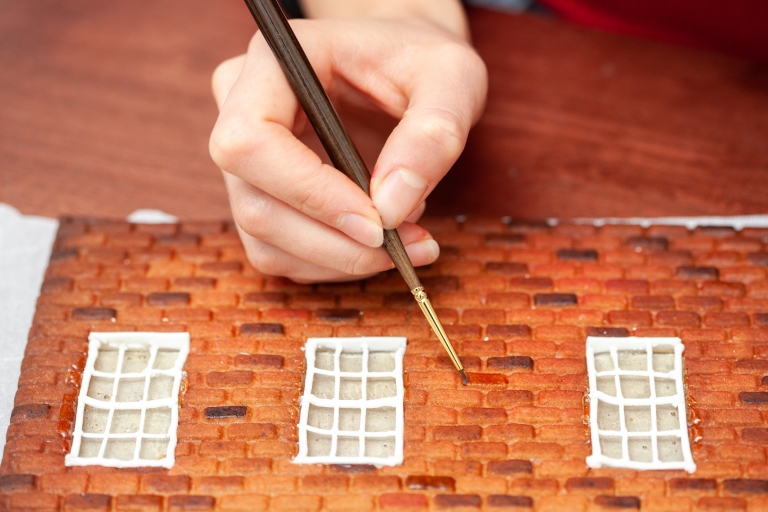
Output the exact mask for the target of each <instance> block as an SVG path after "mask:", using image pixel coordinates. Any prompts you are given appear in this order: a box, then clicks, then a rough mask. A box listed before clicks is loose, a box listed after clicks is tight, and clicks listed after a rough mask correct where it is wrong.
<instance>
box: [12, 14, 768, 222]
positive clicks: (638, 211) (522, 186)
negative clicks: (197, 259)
mask: <svg viewBox="0 0 768 512" xmlns="http://www.w3.org/2000/svg"><path fill="white" fill-rule="evenodd" d="M182 7H183V9H182ZM0 12H2V13H3V15H2V16H0V70H2V71H0V202H7V203H10V204H11V205H13V206H15V207H17V208H19V209H20V210H21V211H22V212H23V213H28V214H41V215H48V216H58V215H62V214H74V215H81V216H82V215H87V216H99V217H104V216H112V217H123V216H125V215H126V214H127V213H129V212H131V211H133V210H134V209H136V208H140V207H145V208H146V207H150V208H161V209H163V210H166V211H168V212H170V213H173V214H176V215H178V216H180V217H182V218H200V219H206V218H224V217H228V216H229V208H228V204H227V199H226V195H225V192H224V187H223V185H222V182H221V177H220V176H219V172H218V171H217V169H216V168H215V166H214V165H213V163H212V162H211V160H210V157H209V156H208V149H207V143H208V135H209V133H210V130H211V127H212V126H213V123H214V121H215V119H216V109H215V106H214V103H213V100H212V99H211V96H210V93H209V81H210V74H211V72H212V70H213V69H214V67H215V65H216V64H217V63H218V62H219V61H221V60H223V59H224V58H226V57H229V56H232V55H235V54H237V53H241V52H242V51H243V50H244V48H245V47H246V44H247V41H248V39H249V38H250V36H251V35H252V33H253V31H254V24H253V21H252V19H251V18H250V16H249V15H248V13H247V11H246V9H245V7H244V6H243V5H242V2H240V1H239V0H217V1H216V2H211V1H210V0H187V1H184V2H182V1H181V0H156V1H148V0H147V1H141V2H104V1H100V0H77V1H71V2H59V1H54V0H42V1H38V2H19V1H17V0H0ZM470 16H471V21H472V28H473V32H474V38H475V43H476V45H477V48H478V49H479V51H480V53H481V54H482V55H483V57H484V58H485V59H486V62H487V63H488V66H489V69H490V77H491V81H490V97H489V101H488V108H487V111H486V114H485V116H484V117H483V119H482V121H481V122H480V123H479V125H478V126H477V127H476V128H475V130H474V131H473V133H472V134H471V136H470V140H469V143H468V146H467V149H466V151H465V153H464V155H463V156H462V158H461V159H460V161H459V163H458V164H457V165H456V167H455V169H454V170H453V171H452V172H451V174H450V175H449V178H447V179H446V180H445V181H444V182H443V183H442V184H441V186H440V187H439V188H438V190H437V191H436V192H435V194H434V196H433V199H432V200H430V210H429V211H430V212H431V213H436V214H458V213H479V214H490V215H512V216H518V217H528V218H536V217H546V216H564V217H569V216H605V215H616V216H637V215H646V216H650V215H670V214H679V215H698V214H742V213H764V212H768V71H766V68H764V67H763V68H760V67H759V66H757V65H755V64H753V63H749V62H746V61H741V60H737V59H733V58H729V57H724V56H719V55H714V54H707V53H701V52H696V51H692V50H687V49H683V48H677V47H671V46H667V45H662V44H657V43H651V42H646V41H640V40H636V39H631V38H625V37H621V36H615V35H611V34H604V33H599V32H594V31H590V30H585V29H581V28H577V27H573V26H569V25H567V24H564V23H562V22H558V21H552V20H547V19H543V18H538V17H533V16H507V15H503V14H499V13H494V12H490V11H481V10H476V11H472V12H471V15H470Z"/></svg>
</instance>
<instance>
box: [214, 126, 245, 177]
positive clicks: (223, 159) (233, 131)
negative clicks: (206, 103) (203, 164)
mask: <svg viewBox="0 0 768 512" xmlns="http://www.w3.org/2000/svg"><path fill="white" fill-rule="evenodd" d="M253 141H254V136H253V134H252V133H250V130H249V129H248V127H247V125H246V123H244V122H242V121H240V120H238V119H236V118H232V117H226V118H219V121H218V122H217V123H216V126H214V127H213V132H211V138H210V141H209V143H208V150H209V152H210V154H211V158H212V159H213V161H214V163H215V164H216V165H217V166H218V167H219V169H223V170H225V171H230V170H232V168H233V167H235V166H236V165H237V162H238V161H239V160H240V159H241V158H242V157H243V156H244V155H246V154H248V153H250V152H252V151H253V150H254V142H253Z"/></svg>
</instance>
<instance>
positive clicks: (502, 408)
mask: <svg viewBox="0 0 768 512" xmlns="http://www.w3.org/2000/svg"><path fill="white" fill-rule="evenodd" d="M424 225H425V227H427V229H429V230H430V232H432V233H433V234H434V235H435V237H436V239H437V240H438V241H439V243H440V244H441V248H442V254H441V256H440V259H439V260H438V261H437V262H436V263H435V264H433V265H430V266H428V267H424V268H420V269H419V270H418V272H419V275H420V278H421V279H422V281H423V283H424V285H425V287H426V288H427V290H428V291H429V293H430V294H431V297H432V300H433V304H434V305H435V307H437V308H438V314H439V315H440V318H441V320H442V321H443V323H444V325H445V327H446V329H447V330H448V331H449V334H450V335H451V337H452V341H453V342H454V345H455V346H456V348H457V350H458V352H459V355H460V357H461V359H462V361H463V362H464V364H465V367H466V369H467V371H468V373H469V374H470V377H471V380H472V383H471V384H470V385H469V386H467V387H464V386H462V385H461V383H460V381H459V379H458V377H457V375H456V372H455V371H454V370H453V369H452V364H451V363H450V360H449V359H448V358H447V357H446V355H445V353H444V351H443V350H442V348H441V347H440V345H439V343H438V342H437V340H435V339H434V337H433V335H432V333H431V331H430V329H429V326H428V325H427V323H426V322H425V320H424V318H423V316H422V315H421V313H420V311H419V310H418V307H417V305H416V304H415V303H414V301H413V297H412V295H411V294H410V293H409V292H408V290H407V287H405V285H404V283H403V281H402V279H401V278H400V276H399V275H398V274H397V273H396V272H395V271H388V272H384V273H381V274H379V275H377V276H374V277H371V278H369V279H367V280H364V281H359V282H346V283H318V284H311V285H309V284H300V283H295V282H292V281H290V280H288V279H285V278H279V277H271V276H266V275H262V274H260V273H259V272H258V271H256V270H255V269H254V268H253V267H251V266H250V264H249V263H248V260H247V257H246V255H245V251H244V250H243V248H242V246H241V244H240V241H239V239H238V235H237V233H236V229H235V226H234V224H233V223H232V222H200V223H189V222H185V223H182V224H179V225H159V226H145V225H132V224H128V223H124V222H114V221H110V222H104V221H95V220H84V219H65V220H63V221H62V223H61V228H60V232H59V236H58V238H57V240H56V242H55V245H54V248H53V253H52V258H51V261H50V264H49V268H48V270H47V272H46V278H45V281H44V283H43V287H42V293H41V296H40V300H39V304H38V309H37V312H36V316H35V320H34V323H33V325H32V328H31V330H30V336H29V342H28V345H27V347H26V352H25V358H24V361H23V363H22V374H21V378H20V379H19V386H20V387H19V390H18V392H17V394H16V401H15V408H14V410H13V412H12V416H11V421H10V426H9V429H8V436H7V439H8V440H7V443H6V448H5V453H4V457H3V463H2V465H1V466H0V494H2V496H0V509H3V510H5V509H9V510H27V509H31V510H34V509H39V510H46V509H48V510H61V511H64V512H65V511H68V510H110V511H129V510H130V511H141V512H148V511H157V512H160V511H163V510H169V511H170V510H173V511H176V510H178V511H181V510H222V511H224V510H249V511H250V510H254V511H265V510H275V511H281V510H297V509H298V510H309V511H318V512H319V511H320V510H329V511H330V510H355V511H372V510H378V509H381V510H401V509H421V510H506V509H510V510H515V509H520V510H531V509H536V510H541V511H546V510H581V511H582V512H587V511H592V510H619V509H627V510H637V509H643V510H646V509H647V510H659V511H674V512H678V511H693V510H697V511H710V510H711V511H714V510H731V509H733V510H755V511H758V510H766V509H768V362H766V361H768V252H766V248H767V247H768V246H767V245H766V244H767V243H768V230H765V229H762V230H760V229H756V228H745V229H743V230H741V231H734V230H731V229H722V228H719V227H718V228H707V227H704V228H697V229H695V230H688V229H686V228H685V227H683V226H651V227H649V228H643V227H641V226H619V225H617V226H599V227H598V226H593V225H574V224H568V223H567V222H561V223H560V224H559V225H558V226H554V227H550V226H548V225H547V224H546V223H545V222H518V221H504V222H502V221H500V220H499V219H480V218H477V219H476V218H473V217H471V216H470V217H468V218H466V219H464V218H462V219H459V220H457V219H455V218H442V219H435V218H428V219H424ZM97 329H103V330H117V329H124V330H128V331H136V330H141V331H150V330H157V331H180V330H186V331H188V332H189V333H190V335H191V338H192V350H191V354H190V356H189V358H188V361H187V367H186V368H185V371H186V372H187V373H186V375H187V377H186V380H185V381H184V389H185V393H184V394H183V397H182V399H181V409H180V411H179V413H180V414H179V419H180V423H179V430H178V432H179V435H180V442H179V444H178V446H177V450H176V457H177V463H176V466H175V467H174V468H173V469H172V470H170V471H154V470H145V469H139V470H125V471H113V470H104V469H103V468H93V467H82V468H75V469H65V468H64V467H63V454H64V453H66V451H67V450H68V448H69V439H68V438H67V437H66V436H65V437H64V438H62V437H61V435H60V434H59V431H65V432H66V431H68V429H69V428H71V422H72V419H73V411H74V407H75V405H76V404H75V402H74V397H75V394H76V390H77V386H78V385H79V382H78V371H79V370H78V369H79V368H82V364H83V363H82V357H83V350H84V346H85V345H84V343H85V339H86V337H87V334H88V331H89V330H97ZM361 335H376V336H379V335H405V336H407V337H408V342H409V344H408V351H407V353H406V357H405V360H404V376H405V382H406V396H405V403H406V410H405V439H406V443H405V463H404V465H403V466H400V467H395V468H376V467H374V466H370V465H365V466H325V467H321V466H297V465H294V464H292V463H291V462H290V459H291V458H292V457H293V456H294V455H295V450H296V442H297V438H296V436H297V433H296V430H295V424H296V421H297V417H298V411H299V396H300V391H301V389H302V386H303V382H302V381H303V375H304V353H303V352H302V346H303V344H304V342H305V340H306V339H307V338H308V337H311V336H337V337H345V336H361ZM630 335H636V336H679V337H681V338H682V339H683V341H684V343H685V344H686V350H685V353H684V356H683V357H684V358H685V366H686V371H687V375H686V378H687V384H688V388H689V395H690V398H691V399H692V400H695V402H696V407H695V413H696V416H697V419H699V420H700V421H698V422H697V423H696V425H695V426H694V427H693V428H694V430H693V431H692V435H694V436H695V437H697V438H700V440H699V441H698V442H696V443H694V451H695V452H696V453H695V454H694V455H695V459H696V462H697V465H698V467H697V472H696V474H694V475H685V474H683V473H681V472H664V473H657V474H650V473H647V472H645V473H639V472H633V471H625V470H613V469H600V470H589V469H588V468H587V467H586V465H585V464H584V458H585V457H586V456H587V455H588V454H589V452H590V450H589V445H588V442H589V439H588V432H587V431H586V430H585V428H584V424H583V418H584V406H585V403H584V393H585V390H586V388H587V383H586V378H585V374H584V339H585V337H586V336H630Z"/></svg>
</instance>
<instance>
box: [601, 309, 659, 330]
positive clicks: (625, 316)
mask: <svg viewBox="0 0 768 512" xmlns="http://www.w3.org/2000/svg"><path fill="white" fill-rule="evenodd" d="M608 322H609V323H610V324H612V325H620V326H624V327H647V326H650V325H651V323H652V320H651V314H650V313H648V312H647V311H609V312H608Z"/></svg>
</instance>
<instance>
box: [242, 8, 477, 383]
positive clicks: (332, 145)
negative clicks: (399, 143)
mask: <svg viewBox="0 0 768 512" xmlns="http://www.w3.org/2000/svg"><path fill="white" fill-rule="evenodd" d="M245 3H246V4H247V5H248V9H250V11H251V14H253V19H255V20H256V24H257V25H258V26H259V29H261V33H262V34H263V35H264V39H266V40H267V44H269V47H270V48H271V49H272V52H273V53H274V54H275V57H276V58H277V61H278V62H279V63H280V67H281V68H282V69H283V73H285V77H286V78H287V79H288V83H289V84H290V85H291V88H292V89H293V92H294V94H296V98H297V99H298V100H299V103H300V104H301V106H302V108H303V109H304V112H305V113H306V114H307V117H308V118H309V122H310V123H312V127H313V128H314V129H315V132H317V136H318V138H319V139H320V142H321V143H322V144H323V147H324V148H325V151H326V152H327V153H328V156H329V157H330V159H331V162H332V163H333V165H334V167H336V169H338V170H340V171H341V172H343V173H344V174H346V175H347V176H348V177H349V178H350V179H351V180H352V181H354V182H355V183H357V185H358V186H359V187H360V188H362V189H363V190H364V191H365V193H366V194H368V195H370V193H371V192H370V182H371V173H370V172H369V171H368V167H366V165H365V162H363V159H362V157H361V156H360V153H359V152H358V151H357V148H356V147H355V144H354V143H353V142H352V139H351V138H350V137H349V134H348V133H347V130H345V129H344V125H343V124H341V119H339V115H338V113H337V112H336V109H335V108H334V107H333V104H332V103H331V100H330V98H328V94H327V93H326V92H325V89H323V86H322V85H321V84H320V80H318V78H317V75H316V74H315V71H314V70H313V69H312V65H311V64H310V63H309V60H307V56H306V55H305V54H304V50H302V48H301V45H300V44H299V41H298V40H297V39H296V35H295V34H294V33H293V30H292V29H291V26H290V25H289V24H288V20H287V19H286V17H285V14H284V13H283V11H282V9H281V8H280V5H279V4H278V1H277V0H245ZM384 248H385V249H386V250H387V253H389V256H390V257H391V258H392V262H393V263H394V264H395V267H396V268H397V270H398V271H399V272H400V275H402V276H403V279H405V282H406V284H407V285H408V288H410V290H411V293H412V294H413V297H414V298H415V299H416V302H417V303H418V304H419V307H420V308H421V311H422V313H424V316H425V317H427V321H428V322H429V325H430V326H431V327H432V330H433V331H434V332H435V335H436V336H437V338H438V339H439V340H440V343H442V344H443V348H445V351H446V352H448V356H449V357H450V358H451V362H452V363H453V365H454V366H455V367H456V370H457V371H458V372H459V374H460V375H461V380H462V382H463V383H464V384H465V385H466V384H469V378H468V377H467V374H466V372H465V371H464V366H463V365H462V364H461V361H460V360H459V356H458V355H456V351H455V350H454V349H453V346H452V345H451V341H450V340H449V339H448V335H447V334H446V333H445V330H444V329H443V326H442V324H441V323H440V319H438V318H437V314H436V313H435V310H434V308H433V307H432V304H431V303H430V301H429V299H428V298H427V293H426V292H425V291H424V287H423V286H422V285H421V281H419V278H418V276H417V275H416V271H415V270H414V269H413V264H412V263H411V260H410V259H409V258H408V254H407V253H406V252H405V247H403V242H402V241H401V240H400V236H399V235H398V234H397V231H396V230H394V229H385V230H384Z"/></svg>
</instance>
